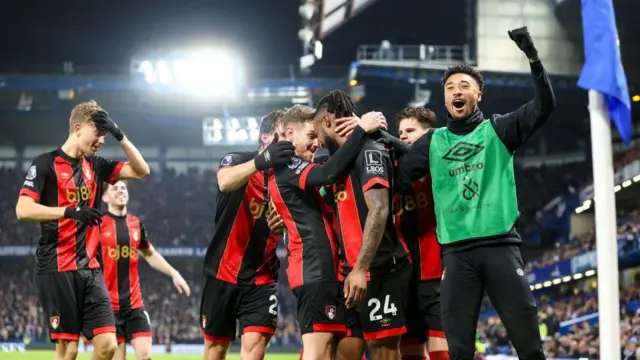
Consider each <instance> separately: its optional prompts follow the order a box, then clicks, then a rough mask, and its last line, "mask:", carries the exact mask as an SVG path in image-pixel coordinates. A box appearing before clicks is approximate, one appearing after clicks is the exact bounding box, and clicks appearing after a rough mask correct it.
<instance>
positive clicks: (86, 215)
mask: <svg viewBox="0 0 640 360" xmlns="http://www.w3.org/2000/svg"><path fill="white" fill-rule="evenodd" d="M64 217H65V218H67V219H73V220H76V221H79V222H81V223H85V224H89V225H98V224H100V223H101V222H102V213H101V212H100V210H98V209H94V208H92V207H88V206H78V207H75V208H73V207H68V208H66V209H64Z"/></svg>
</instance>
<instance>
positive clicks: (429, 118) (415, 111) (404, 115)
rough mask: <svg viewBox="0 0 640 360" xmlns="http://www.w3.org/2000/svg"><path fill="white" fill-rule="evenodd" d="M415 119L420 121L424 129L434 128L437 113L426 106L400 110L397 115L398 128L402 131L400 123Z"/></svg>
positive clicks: (408, 107)
mask: <svg viewBox="0 0 640 360" xmlns="http://www.w3.org/2000/svg"><path fill="white" fill-rule="evenodd" d="M411 118H414V119H416V120H418V122H419V123H420V125H422V127H423V128H432V127H435V126H436V113H434V112H433V111H432V110H431V109H428V108H426V107H424V106H417V107H411V106H407V107H406V108H404V109H402V110H400V111H399V112H398V114H397V115H396V127H397V128H398V129H400V122H401V121H402V120H404V119H411Z"/></svg>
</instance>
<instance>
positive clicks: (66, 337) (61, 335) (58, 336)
mask: <svg viewBox="0 0 640 360" xmlns="http://www.w3.org/2000/svg"><path fill="white" fill-rule="evenodd" d="M50 335H51V336H50V337H51V340H70V341H78V340H80V335H78V334H68V333H51V334H50Z"/></svg>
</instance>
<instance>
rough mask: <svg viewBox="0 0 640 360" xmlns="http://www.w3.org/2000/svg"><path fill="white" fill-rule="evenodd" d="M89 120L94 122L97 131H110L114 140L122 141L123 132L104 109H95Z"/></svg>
mask: <svg viewBox="0 0 640 360" xmlns="http://www.w3.org/2000/svg"><path fill="white" fill-rule="evenodd" d="M91 120H92V121H93V123H94V124H96V129H98V131H100V132H104V133H105V134H106V133H110V134H111V135H113V137H114V138H116V140H118V142H120V141H122V139H123V138H124V133H123V132H122V130H121V129H120V128H119V127H118V125H116V123H114V122H113V120H111V118H110V117H109V114H108V113H107V112H106V111H96V112H95V113H93V115H91Z"/></svg>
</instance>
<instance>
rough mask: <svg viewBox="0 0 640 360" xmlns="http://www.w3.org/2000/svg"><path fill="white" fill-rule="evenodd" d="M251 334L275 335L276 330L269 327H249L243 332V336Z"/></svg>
mask: <svg viewBox="0 0 640 360" xmlns="http://www.w3.org/2000/svg"><path fill="white" fill-rule="evenodd" d="M250 332H254V333H260V334H267V335H273V334H275V333H276V329H275V328H272V327H268V326H247V327H246V328H244V330H242V333H243V334H246V333H250Z"/></svg>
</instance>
